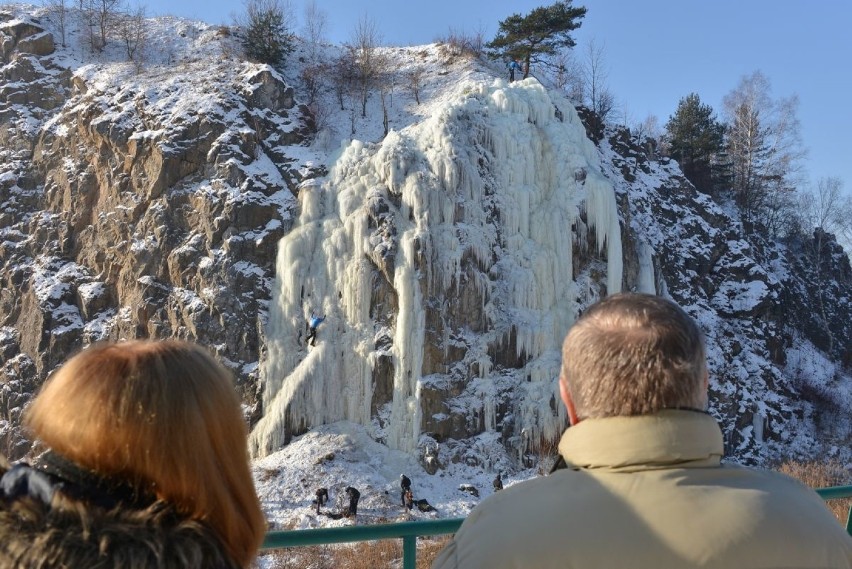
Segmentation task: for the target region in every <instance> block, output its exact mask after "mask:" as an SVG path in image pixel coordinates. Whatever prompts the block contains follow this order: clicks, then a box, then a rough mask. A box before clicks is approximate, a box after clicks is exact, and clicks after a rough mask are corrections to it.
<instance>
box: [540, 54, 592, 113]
mask: <svg viewBox="0 0 852 569" xmlns="http://www.w3.org/2000/svg"><path fill="white" fill-rule="evenodd" d="M543 66H544V68H545V69H547V70H548V71H547V75H548V78H549V80H550V83H551V84H552V85H553V87H554V88H556V89H559V90H560V91H564V92H565V93H566V94H567V96H568V98H569V99H570V100H571V102H572V103H574V104H576V105H579V104H581V103H582V102H583V91H584V89H585V87H584V85H585V83H584V78H583V69H582V66H581V65H580V64H579V63H578V62H577V59H576V58H575V57H574V55H573V52H571V51H569V50H567V49H562V50H559V51H558V52H556V54H554V55H553V56H552V57H549V58H547V59H546V60H545V61H543Z"/></svg>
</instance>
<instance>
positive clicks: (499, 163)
mask: <svg viewBox="0 0 852 569" xmlns="http://www.w3.org/2000/svg"><path fill="white" fill-rule="evenodd" d="M556 105H558V106H559V111H561V113H560V118H557V116H556V115H557V108H556ZM598 162H599V157H598V152H597V149H596V148H595V146H594V144H593V143H592V142H591V141H589V140H588V139H587V138H586V133H585V129H584V127H583V125H582V124H581V122H580V120H579V118H578V117H577V115H576V112H575V111H574V109H573V108H572V107H571V106H570V104H568V103H567V101H565V100H562V99H559V100H555V99H553V98H552V97H551V96H550V95H549V94H548V93H547V91H546V90H545V89H544V88H543V87H542V86H541V85H540V84H539V83H538V82H536V81H535V80H533V79H528V80H524V81H518V82H515V83H512V84H507V83H505V82H504V81H502V80H497V81H495V82H494V83H493V84H490V85H489V84H486V83H482V82H468V83H466V84H464V85H460V86H459V88H458V90H457V95H456V97H455V99H454V100H452V101H451V102H449V103H447V104H446V105H444V106H443V107H441V108H440V110H439V111H438V112H435V113H434V114H433V115H432V117H431V118H430V119H428V120H425V121H423V122H421V123H418V124H415V125H412V126H409V127H407V128H406V129H404V130H402V131H400V132H393V131H392V132H391V133H390V134H389V135H388V136H387V137H386V138H385V140H384V141H383V142H381V143H380V144H377V145H368V144H365V143H362V142H359V141H353V142H352V143H350V144H349V145H348V146H347V147H346V148H345V149H344V150H342V152H341V155H340V156H339V157H338V158H337V160H336V161H335V163H334V165H333V168H332V170H331V173H330V174H329V176H328V178H327V179H326V180H324V181H323V182H322V183H316V184H310V185H305V186H304V187H303V188H301V190H300V194H299V201H300V206H301V212H300V217H299V219H298V221H297V224H296V226H295V227H294V229H293V230H292V231H291V232H290V233H289V234H287V235H286V236H285V237H284V238H283V239H282V240H281V242H280V243H279V249H278V259H277V269H276V271H277V272H276V283H275V286H274V290H273V297H272V303H271V306H270V314H269V325H268V334H267V336H268V347H269V353H268V361H267V365H266V367H265V369H264V374H263V379H264V394H263V401H264V414H263V418H262V419H261V420H260V421H259V423H258V424H257V426H256V427H255V429H254V430H253V432H252V435H251V446H252V452H253V454H255V455H263V454H266V453H268V452H272V451H274V450H277V449H278V448H280V446H282V445H283V444H284V442H285V440H286V438H287V433H293V432H301V431H303V430H305V429H307V428H310V427H313V426H317V425H321V424H325V423H330V422H335V421H340V420H348V421H352V422H355V423H359V424H362V425H364V426H366V427H367V428H368V430H370V431H371V432H372V433H374V434H376V435H377V436H378V435H379V431H381V433H380V435H381V440H383V441H384V442H385V443H386V444H388V445H389V446H391V447H392V448H396V449H400V450H403V451H408V452H412V451H413V450H414V449H415V448H416V446H417V444H418V440H419V438H420V434H421V433H420V430H421V425H422V422H423V416H422V415H423V411H422V408H421V404H420V403H421V388H422V386H423V385H424V384H423V382H424V381H425V378H424V374H423V362H424V350H425V348H426V342H427V320H428V318H427V317H428V312H427V311H428V310H433V311H437V312H439V313H440V314H439V316H440V321H441V322H446V323H447V330H451V331H452V333H453V335H454V337H457V338H463V339H464V341H465V342H466V346H467V348H466V349H467V355H466V359H465V362H467V363H468V364H469V365H470V369H475V370H476V372H475V374H474V373H473V372H471V375H470V377H469V378H468V379H470V380H471V384H473V380H475V382H476V390H477V393H478V394H479V396H480V397H479V405H480V406H481V407H480V409H479V410H478V411H477V413H479V415H480V416H481V417H483V418H484V419H483V428H484V429H486V430H493V429H494V428H495V422H496V419H495V416H496V410H495V405H496V404H495V397H496V395H495V394H496V389H495V387H494V385H493V383H492V382H493V381H496V378H497V377H498V375H499V377H501V378H503V379H504V380H505V377H506V374H507V373H510V374H511V375H512V377H515V378H516V379H517V389H518V391H517V392H518V401H517V402H516V403H517V404H516V406H515V417H516V418H515V421H516V426H515V428H516V430H517V431H518V432H519V433H520V432H521V431H523V433H524V437H528V438H529V439H536V438H537V437H541V436H547V437H551V438H552V437H553V436H555V435H558V430H559V428H560V425H562V424H563V421H564V414H563V415H561V416H559V415H558V412H557V415H554V412H553V411H552V407H551V401H552V399H553V397H554V395H555V394H557V393H558V391H557V382H556V379H557V377H558V374H559V362H560V355H559V350H560V344H561V340H562V338H563V337H564V335H565V332H566V331H567V329H568V327H569V326H570V325H571V323H572V322H573V321H574V319H575V317H576V314H577V311H578V308H579V306H578V303H577V291H576V285H575V283H574V281H573V259H572V246H573V237H572V225H573V224H574V223H575V222H578V219H579V216H580V214H581V211H582V212H585V214H586V219H587V221H588V225H589V226H591V227H593V228H594V231H595V237H596V239H595V242H596V243H597V245H598V247H601V248H602V247H606V252H607V260H608V269H607V270H608V274H607V281H608V291H609V292H610V293H612V292H614V291H618V290H620V288H621V279H622V252H621V239H620V229H619V220H618V212H617V208H616V202H615V196H614V191H613V188H612V186H611V185H610V184H609V182H607V181H606V180H605V179H604V178H603V176H602V175H601V174H600V171H599V166H598ZM579 172H582V176H580V175H578V173H579ZM376 203H380V204H383V206H382V208H378V209H375V208H374V210H373V211H372V212H371V209H370V208H371V206H370V204H376ZM376 211H380V212H381V216H382V217H381V220H382V222H381V223H382V224H384V225H381V224H378V222H377V221H376V215H377V214H376ZM371 216H372V217H371ZM378 225H381V226H380V227H379V226H378ZM383 259H384V260H387V262H388V263H390V264H391V265H392V266H390V268H389V269H388V268H387V267H385V270H384V272H383V271H382V270H381V269H382V267H380V266H379V264H380V263H381V262H382V260H383ZM471 274H473V275H474V276H473V277H470V276H469V275H471ZM379 283H381V285H382V287H386V288H389V289H392V291H393V294H392V295H390V296H389V297H388V298H387V299H385V298H382V299H377V298H376V290H377V286H378V284H379ZM462 283H465V284H464V286H468V287H473V288H472V289H471V290H473V291H474V292H473V293H472V294H473V296H474V297H480V298H481V299H482V306H481V313H482V314H484V317H485V319H486V320H487V327H486V329H485V330H479V331H476V332H473V331H471V330H470V329H469V328H470V327H468V326H466V325H465V323H464V322H458V318H460V316H459V312H458V311H457V310H454V308H455V305H454V304H453V302H454V301H453V300H452V299H453V295H454V294H455V293H454V291H458V290H460V287H461V286H462ZM436 291H440V293H441V294H442V295H443V294H446V297H447V298H449V299H450V301H449V302H448V303H447V306H435V302H433V301H434V300H435V295H436V294H437V292H436ZM391 297H392V298H391ZM391 300H392V301H393V302H391ZM392 304H395V307H394V310H390V309H389V308H388V307H389V306H391V305H392ZM312 312H314V313H317V314H324V315H326V320H325V322H324V323H323V324H322V326H321V327H320V328H319V340H318V342H317V345H316V347H313V348H308V347H306V346H305V345H304V335H305V322H306V321H307V320H308V319H309V318H310V315H311V313H312ZM510 334H513V335H514V337H515V338H516V342H515V346H516V350H517V352H518V356H520V355H521V354H523V361H524V367H523V369H518V370H509V371H508V372H507V371H506V370H498V369H496V368H495V363H494V362H493V361H492V358H491V357H490V356H489V355H488V354H489V352H488V346H489V345H491V346H493V345H496V344H498V343H499V342H500V340H501V339H502V338H504V337H507V336H508V335H510ZM449 335H450V333H449V332H445V334H444V337H443V340H442V341H443V342H444V343H445V346H442V348H444V350H445V353H446V343H447V342H449ZM459 341H460V340H459ZM380 360H383V361H390V362H391V368H392V371H391V372H388V373H391V374H392V396H391V398H390V399H389V400H387V401H385V402H382V404H381V408H379V409H376V408H375V407H374V403H375V402H374V395H375V394H376V390H377V387H376V378H375V377H374V375H375V373H376V368H377V365H378V364H377V362H379V361H380ZM448 373H449V372H448ZM501 374H502V375H501ZM474 375H475V377H473V376H474ZM433 379H434V377H432V378H430V380H433ZM558 407H560V408H561V405H559V406H558ZM522 438H523V437H522Z"/></svg>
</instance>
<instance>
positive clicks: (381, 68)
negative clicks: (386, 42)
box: [374, 52, 396, 136]
mask: <svg viewBox="0 0 852 569" xmlns="http://www.w3.org/2000/svg"><path fill="white" fill-rule="evenodd" d="M374 58H375V68H376V74H375V82H376V84H377V85H378V88H379V99H380V100H381V103H382V126H383V127H384V133H385V136H387V135H388V132H389V131H390V121H389V119H388V106H389V105H390V104H392V103H393V88H394V85H395V84H396V70H395V69H394V66H393V62H392V61H391V59H390V58H389V57H387V56H386V55H385V54H383V53H380V52H377V53H376V54H375V55H374Z"/></svg>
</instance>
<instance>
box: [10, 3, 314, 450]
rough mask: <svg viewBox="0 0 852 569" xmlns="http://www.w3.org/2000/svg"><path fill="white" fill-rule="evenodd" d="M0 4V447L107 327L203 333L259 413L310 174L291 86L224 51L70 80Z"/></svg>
mask: <svg viewBox="0 0 852 569" xmlns="http://www.w3.org/2000/svg"><path fill="white" fill-rule="evenodd" d="M3 18H4V16H0V21H2V20H3ZM5 18H6V24H0V40H2V41H0V45H2V58H3V62H4V65H3V67H2V68H0V74H2V75H1V76H2V77H3V83H2V84H1V85H0V127H2V132H3V133H4V134H3V135H2V136H4V137H5V138H4V144H2V146H0V155H2V156H1V157H0V164H2V168H3V170H2V171H0V202H2V213H0V231H2V240H1V241H2V243H0V258H2V271H0V279H2V282H3V287H2V292H0V325H2V328H0V342H2V353H1V354H2V355H1V356H0V433H2V434H0V437H2V438H0V451H2V452H5V453H7V454H9V455H11V456H12V457H13V458H14V457H16V456H18V455H20V454H21V453H22V452H24V451H25V450H26V449H27V444H26V443H25V442H24V440H23V438H22V436H21V435H20V433H19V431H18V430H17V428H14V426H15V425H17V424H18V423H19V419H20V413H21V410H22V409H23V407H24V406H25V404H26V402H27V401H28V400H29V398H30V396H31V394H32V393H33V392H34V391H35V389H36V388H37V387H38V385H40V383H41V382H42V381H43V380H44V379H45V378H46V377H47V375H48V374H49V373H50V372H51V371H52V370H53V369H55V368H56V366H57V365H59V364H60V363H61V362H62V361H63V360H64V359H66V358H67V357H68V356H69V355H70V354H72V353H73V352H75V351H77V350H79V349H80V348H81V347H83V346H84V345H86V344H89V343H91V342H94V341H99V340H106V339H113V340H115V339H126V338H183V339H189V340H194V341H198V342H200V343H203V344H205V345H207V346H209V347H211V348H212V349H213V350H214V351H215V352H216V353H217V354H218V356H219V357H220V358H221V359H222V361H223V362H225V363H226V364H227V365H228V366H229V367H231V368H232V369H233V371H234V372H235V375H236V376H237V378H238V387H239V390H240V392H241V395H242V397H243V400H244V401H245V404H246V410H247V413H248V414H249V415H250V416H255V415H256V414H257V413H258V412H259V405H258V400H257V372H256V370H257V368H258V362H259V360H260V359H261V353H262V347H263V344H264V341H263V327H264V316H263V315H264V310H265V305H266V302H268V298H269V282H270V281H271V279H272V278H273V276H274V268H273V259H274V257H275V250H276V244H277V241H278V239H279V238H280V237H281V236H282V235H283V234H284V233H286V231H287V230H288V228H289V226H290V223H291V222H290V207H291V206H292V204H293V203H294V202H293V197H292V192H294V191H295V189H296V186H297V184H298V183H299V182H300V181H301V180H302V179H303V178H304V177H305V176H306V175H311V172H310V170H309V169H307V170H306V169H304V168H302V169H301V170H295V169H293V168H294V167H293V160H292V159H287V158H282V156H281V155H282V150H281V147H282V146H283V145H284V144H299V143H300V142H301V141H302V140H303V139H304V136H305V135H306V134H307V132H308V130H307V128H306V126H305V120H304V116H303V115H302V110H301V109H298V108H297V107H296V103H295V100H294V98H293V90H292V89H291V88H289V87H288V86H287V85H285V83H284V82H283V80H282V78H281V76H280V75H278V74H277V73H276V72H274V71H273V70H272V69H270V68H268V67H264V66H256V65H252V64H248V63H245V62H241V61H239V60H235V59H230V58H227V57H222V56H219V58H218V59H216V60H214V62H213V63H212V64H211V62H210V61H203V62H201V61H199V62H197V63H195V64H194V65H196V66H199V67H200V66H204V73H203V74H202V73H199V72H195V73H193V72H192V69H186V70H185V71H186V73H185V74H182V75H178V74H174V73H167V74H162V73H161V72H160V76H159V77H158V76H157V75H158V71H157V69H156V68H155V69H151V70H149V71H148V72H147V73H146V74H143V75H141V76H133V75H130V74H128V77H126V81H116V80H114V79H113V80H110V81H104V80H102V78H101V77H100V76H99V69H98V67H97V66H94V68H92V69H89V70H88V71H87V73H77V74H75V75H74V76H73V81H72V80H71V77H72V73H71V71H70V70H69V69H66V68H63V67H62V66H61V65H60V63H58V62H57V60H55V59H54V58H52V57H51V53H52V52H53V47H52V46H53V44H52V39H51V36H50V34H49V33H46V32H45V31H44V30H43V29H41V28H40V27H39V26H38V25H37V24H36V23H35V22H34V21H29V22H21V20H17V19H12V18H11V17H10V16H9V15H7V16H5ZM196 33H197V34H198V35H199V38H200V39H199V41H206V42H208V43H210V44H213V43H215V42H216V41H217V39H216V38H215V36H214V32H213V30H209V29H207V28H204V27H201V28H199V29H198V30H196ZM221 41H226V39H223V40H221ZM186 65H187V66H191V65H193V64H192V63H186ZM114 72H115V71H114V69H112V70H110V71H105V73H114ZM193 81H195V82H199V83H198V84H192V83H193ZM184 97H185V98H188V99H192V100H191V101H187V103H190V104H187V105H184V107H185V108H181V106H180V104H179V99H180V98H184ZM170 98H174V99H178V101H177V102H176V101H170V100H169V99H170ZM162 109H167V110H166V111H164V110H162ZM176 110H177V111H179V112H180V113H181V116H179V117H175V116H173V113H174V112H176ZM282 135H283V137H284V138H286V142H284V141H282V140H281V138H282ZM267 155H275V156H278V158H279V159H278V160H275V162H274V165H273V162H272V161H271V160H270V159H269V158H264V157H266V156H267ZM259 160H261V161H262V160H265V161H266V163H267V165H268V167H267V168H258V167H257V163H258V161H259ZM296 167H298V165H296ZM3 426H5V427H6V428H3Z"/></svg>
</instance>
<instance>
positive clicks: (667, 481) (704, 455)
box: [432, 411, 852, 569]
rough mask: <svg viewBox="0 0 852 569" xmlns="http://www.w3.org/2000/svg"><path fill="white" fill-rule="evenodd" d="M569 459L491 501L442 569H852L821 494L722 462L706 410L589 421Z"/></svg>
mask: <svg viewBox="0 0 852 569" xmlns="http://www.w3.org/2000/svg"><path fill="white" fill-rule="evenodd" d="M559 452H560V454H561V455H562V456H563V458H564V459H565V461H566V462H567V464H568V468H567V469H563V470H558V471H556V472H554V473H553V474H551V475H550V476H547V477H542V478H537V479H534V480H530V481H527V482H523V483H521V484H516V485H514V486H511V487H509V488H507V489H505V490H503V491H502V492H497V493H496V494H494V495H493V496H491V497H489V498H488V499H486V500H484V501H483V502H482V503H481V504H480V505H479V506H478V507H476V508H475V509H474V510H473V512H472V513H471V514H470V516H469V517H468V518H467V520H465V522H464V524H462V527H461V528H460V529H459V531H458V533H457V534H456V535H455V538H454V540H453V541H452V542H451V543H450V544H449V545H448V546H447V547H446V548H445V549H444V550H443V551H442V552H441V554H440V555H439V557H438V558H437V559H436V560H435V563H434V564H433V565H432V568H433V569H448V568H456V567H458V568H462V569H477V568H483V569H486V568H487V569H500V568H508V567H529V568H537V569H539V568H547V567H554V568H555V567H559V568H560V569H561V568H566V567H572V568H574V567H576V568H582V569H590V568H602V569H604V568H606V569H610V568H619V567H629V568H631V569H641V568H649V569H660V568H670V567H718V568H732V567H735V568H739V569H748V568H758V567H759V568H779V567H788V568H792V567H797V568H804V567H813V568H829V567H837V568H852V537H850V536H849V535H848V534H847V533H846V531H845V529H844V528H843V526H842V525H841V524H839V523H838V522H837V520H836V519H835V518H834V517H833V516H832V515H831V513H830V512H829V510H828V508H827V507H826V505H825V504H824V502H823V501H822V500H821V499H820V497H819V496H818V495H817V494H816V493H815V492H813V491H812V490H809V489H808V488H806V487H805V486H803V485H801V484H800V483H798V482H796V481H795V480H793V479H791V478H789V477H787V476H784V475H781V474H777V473H773V472H766V471H759V470H752V469H749V468H743V467H737V466H728V465H724V466H723V465H720V458H721V456H722V433H721V431H720V430H719V427H718V426H717V425H716V422H715V421H714V420H713V419H712V418H711V417H710V416H709V415H706V414H704V413H700V412H694V411H663V412H661V413H658V414H655V415H647V416H638V417H612V418H607V419H594V420H586V421H582V422H581V423H579V424H578V425H575V426H573V427H571V428H570V429H568V430H567V431H565V434H564V435H563V436H562V440H561V441H560V443H559Z"/></svg>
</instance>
